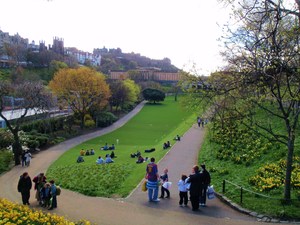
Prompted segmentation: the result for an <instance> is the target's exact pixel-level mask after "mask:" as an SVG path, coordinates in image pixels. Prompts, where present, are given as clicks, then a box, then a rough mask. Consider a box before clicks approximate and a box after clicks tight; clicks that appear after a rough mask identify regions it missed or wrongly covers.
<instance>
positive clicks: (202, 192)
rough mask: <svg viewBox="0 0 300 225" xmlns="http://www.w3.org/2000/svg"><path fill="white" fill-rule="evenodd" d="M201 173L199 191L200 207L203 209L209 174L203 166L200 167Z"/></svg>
mask: <svg viewBox="0 0 300 225" xmlns="http://www.w3.org/2000/svg"><path fill="white" fill-rule="evenodd" d="M201 168H202V171H201V173H202V174H203V184H202V185H201V190H200V205H201V206H203V207H205V206H206V191H207V187H208V186H209V185H210V174H209V172H208V171H207V170H206V168H205V165H204V164H202V165H201Z"/></svg>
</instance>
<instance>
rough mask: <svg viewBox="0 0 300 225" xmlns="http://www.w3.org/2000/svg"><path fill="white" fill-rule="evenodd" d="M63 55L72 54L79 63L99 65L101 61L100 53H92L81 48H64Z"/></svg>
mask: <svg viewBox="0 0 300 225" xmlns="http://www.w3.org/2000/svg"><path fill="white" fill-rule="evenodd" d="M65 55H67V56H73V57H74V58H75V59H76V60H77V62H78V63H79V64H82V65H83V64H90V65H92V66H100V63H101V55H100V54H92V53H89V52H84V51H81V50H77V49H76V48H66V49H65Z"/></svg>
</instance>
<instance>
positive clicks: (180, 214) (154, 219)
mask: <svg viewBox="0 0 300 225" xmlns="http://www.w3.org/2000/svg"><path fill="white" fill-rule="evenodd" d="M143 105H144V103H141V104H139V105H138V106H137V107H136V108H135V109H134V110H133V111H131V112H130V113H129V114H128V115H126V116H125V117H123V118H121V119H120V120H118V121H117V122H116V123H114V124H113V125H112V126H110V127H107V128H104V129H101V130H98V131H95V132H93V133H90V134H86V135H82V136H79V137H76V138H73V139H70V140H67V141H65V142H63V143H60V144H58V145H56V146H53V147H51V148H49V149H48V150H47V151H42V152H40V153H38V154H36V155H35V156H34V158H33V160H32V163H31V165H30V167H28V168H23V167H21V166H15V167H14V168H12V170H10V171H9V172H7V173H5V174H3V175H2V176H0V197H1V198H6V199H8V200H11V201H13V202H17V203H21V202H22V201H21V196H20V194H19V193H18V192H17V183H18V180H19V176H20V175H21V174H22V173H23V172H25V171H28V173H29V174H30V175H31V178H33V176H35V175H36V174H38V173H39V172H41V171H46V170H47V168H48V167H49V165H50V164H51V163H52V161H54V160H56V159H57V158H58V157H59V156H60V155H61V154H62V153H63V152H65V151H67V150H68V149H70V148H71V147H73V146H76V145H78V144H80V143H81V142H84V141H86V140H88V139H91V138H94V137H97V136H100V135H103V134H105V133H108V132H111V131H113V130H115V129H117V128H119V127H121V126H122V125H124V124H125V123H126V122H127V121H128V120H129V119H131V118H132V117H133V116H134V115H135V114H137V113H138V112H139V111H140V110H141V108H142V107H143ZM203 135H204V129H203V128H198V127H197V126H195V125H194V126H193V127H191V128H190V130H188V131H187V132H186V133H185V134H184V136H183V137H182V140H181V141H180V142H177V143H176V144H175V145H174V146H172V148H171V149H170V150H169V151H168V153H167V154H166V155H165V157H164V158H163V159H162V160H160V162H158V167H159V171H160V172H162V171H163V168H165V167H168V169H169V178H170V181H172V182H173V185H172V187H171V198H170V199H163V200H161V202H159V203H150V202H148V201H147V193H145V192H142V191H141V188H140V186H138V187H137V188H136V189H135V190H134V191H133V192H132V193H131V194H130V195H129V196H128V197H127V198H125V199H108V198H101V197H88V196H84V195H82V194H79V193H76V192H72V191H69V190H63V193H62V195H61V196H59V197H58V208H57V209H55V211H52V212H53V213H56V214H58V215H61V216H65V217H66V218H68V219H70V220H72V221H79V220H81V219H87V220H89V221H91V222H92V223H95V224H99V225H135V224H136V225H148V224H153V223H154V224H165V225H168V224H170V225H176V224H178V225H182V224H185V225H188V224H191V225H192V224H193V225H195V224H205V225H218V224H220V225H227V224H228V225H253V224H269V223H262V222H257V221H256V219H255V218H252V217H249V216H247V215H244V214H240V213H238V212H236V211H234V210H233V209H231V208H230V207H228V206H227V205H225V204H224V203H222V202H221V201H220V200H219V199H213V200H208V201H207V205H208V207H206V208H201V210H200V211H199V212H193V211H192V210H191V208H189V207H187V208H182V207H179V206H178V191H177V185H176V184H177V181H178V179H179V178H180V176H181V174H182V173H186V174H189V173H190V171H191V167H192V166H193V165H194V164H195V163H197V158H198V150H199V149H200V147H201V143H202V140H203ZM145 167H146V165H145ZM208 168H209V165H208ZM30 200H31V203H32V204H31V207H33V208H37V209H41V208H40V207H39V206H38V204H37V202H36V201H35V199H34V191H33V190H32V191H31V199H30ZM47 212H49V211H47Z"/></svg>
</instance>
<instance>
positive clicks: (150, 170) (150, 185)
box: [145, 157, 160, 202]
mask: <svg viewBox="0 0 300 225" xmlns="http://www.w3.org/2000/svg"><path fill="white" fill-rule="evenodd" d="M145 178H146V179H147V189H148V199H149V202H159V201H160V200H159V199H158V179H159V175H158V167H157V165H156V164H155V158H153V157H152V158H151V159H150V163H149V164H148V165H147V167H146V176H145Z"/></svg>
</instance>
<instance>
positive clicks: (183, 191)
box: [177, 174, 189, 207]
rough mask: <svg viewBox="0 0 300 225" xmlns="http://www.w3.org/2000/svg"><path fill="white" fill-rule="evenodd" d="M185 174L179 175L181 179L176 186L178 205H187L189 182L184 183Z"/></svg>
mask: <svg viewBox="0 0 300 225" xmlns="http://www.w3.org/2000/svg"><path fill="white" fill-rule="evenodd" d="M186 179H187V176H186V175H185V174H182V175H181V179H180V180H179V181H178V183H177V186H178V190H179V206H181V207H182V206H183V205H182V204H184V206H187V204H188V186H189V184H187V183H185V180H186Z"/></svg>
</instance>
